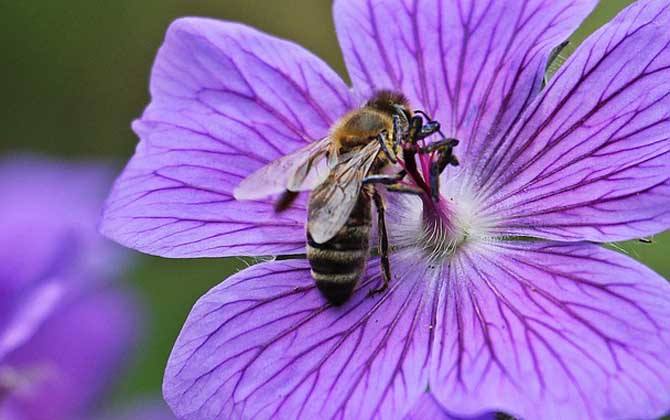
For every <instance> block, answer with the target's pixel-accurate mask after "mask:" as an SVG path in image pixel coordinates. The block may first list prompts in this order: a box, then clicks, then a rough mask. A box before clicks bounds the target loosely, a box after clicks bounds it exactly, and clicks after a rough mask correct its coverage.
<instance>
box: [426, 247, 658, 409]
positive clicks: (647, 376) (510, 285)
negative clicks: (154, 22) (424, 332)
mask: <svg viewBox="0 0 670 420" xmlns="http://www.w3.org/2000/svg"><path fill="white" fill-rule="evenodd" d="M445 270H446V271H445V275H444V279H443V282H444V292H443V294H442V299H441V302H440V304H439V309H438V327H437V331H438V334H439V335H438V336H437V337H436V340H435V342H436V348H435V349H434V351H433V355H435V356H436V357H435V358H434V363H433V365H432V371H431V375H432V376H431V380H430V386H431V391H432V392H433V394H434V395H435V397H436V398H437V399H438V400H439V401H440V402H441V403H442V404H443V405H444V406H446V407H449V409H450V410H453V412H455V413H459V414H469V413H475V412H477V411H479V410H482V409H496V410H502V411H505V412H509V413H510V414H513V415H515V416H520V417H522V418H657V417H658V416H661V415H662V414H663V413H666V412H667V411H668V409H670V393H668V392H666V390H668V389H670V359H668V357H667V351H668V348H670V330H669V329H668V325H670V284H669V283H668V282H667V281H666V280H664V279H663V278H662V277H660V276H659V275H658V274H656V273H654V272H652V271H651V270H649V269H648V268H646V267H644V266H643V265H641V264H639V263H637V262H636V261H634V260H632V259H630V258H628V257H626V256H623V255H621V254H618V253H616V252H613V251H610V250H606V249H603V248H600V247H599V246H596V245H592V244H583V243H582V244H558V243H546V242H542V243H540V242H526V243H523V242H516V243H507V244H504V243H501V244H499V245H495V246H493V245H491V246H488V247H486V248H482V249H470V250H465V252H464V253H463V254H461V255H459V256H458V258H457V260H455V261H453V262H452V264H451V265H450V266H449V267H447V268H446V269H445Z"/></svg>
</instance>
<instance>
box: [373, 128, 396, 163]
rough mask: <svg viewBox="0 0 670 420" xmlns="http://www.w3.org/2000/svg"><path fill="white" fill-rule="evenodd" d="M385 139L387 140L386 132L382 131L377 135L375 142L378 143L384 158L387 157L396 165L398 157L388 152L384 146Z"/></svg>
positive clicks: (390, 151)
mask: <svg viewBox="0 0 670 420" xmlns="http://www.w3.org/2000/svg"><path fill="white" fill-rule="evenodd" d="M387 139H388V132H387V131H386V130H383V131H382V132H380V133H379V134H378V135H377V141H378V142H379V145H380V146H381V148H382V150H383V151H384V154H385V155H386V157H388V158H389V160H390V161H391V162H393V163H398V157H397V156H396V154H395V152H394V151H392V150H389V148H388V145H387V144H386V140H387Z"/></svg>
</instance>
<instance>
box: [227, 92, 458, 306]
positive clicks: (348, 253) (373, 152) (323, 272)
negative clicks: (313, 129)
mask: <svg viewBox="0 0 670 420" xmlns="http://www.w3.org/2000/svg"><path fill="white" fill-rule="evenodd" d="M424 115H425V114H424ZM439 129H440V126H439V123H437V122H436V121H430V119H429V121H428V122H427V123H426V124H424V120H423V118H422V117H421V116H419V115H416V113H412V111H410V108H409V104H408V102H407V100H406V99H405V97H404V96H403V95H402V94H399V93H396V92H391V91H380V92H377V93H376V94H375V95H373V96H372V98H370V100H369V101H367V103H366V104H365V105H364V106H362V107H361V108H358V109H356V110H354V111H352V112H350V113H348V114H347V115H345V116H344V117H342V118H341V119H340V120H339V121H338V122H336V123H335V124H334V125H333V127H332V128H331V130H330V132H329V134H328V136H326V137H325V138H323V139H321V140H318V141H315V142H313V143H310V144H308V145H307V146H305V147H303V148H302V149H299V150H297V151H295V152H293V153H291V154H289V155H287V156H284V157H282V158H280V159H278V160H276V161H273V162H271V163H270V164H268V165H266V166H264V167H263V168H261V169H259V170H258V171H256V172H254V173H253V174H251V175H250V176H249V177H247V178H246V179H244V180H243V181H242V182H241V183H240V185H239V186H238V187H237V189H236V190H235V197H236V198H237V199H260V198H264V197H267V196H268V195H271V194H279V193H281V194H282V195H281V196H280V198H279V200H278V201H277V202H276V204H275V209H276V211H283V210H284V209H286V208H288V207H289V206H290V205H291V203H292V202H293V200H294V199H295V197H296V196H297V194H298V193H299V192H300V191H307V190H309V191H311V193H310V196H309V204H308V216H307V229H306V236H307V258H308V260H309V263H310V266H311V274H312V277H313V278H314V280H315V281H316V285H317V287H318V288H319V290H320V291H321V293H322V294H323V295H324V296H325V297H326V298H327V299H328V301H329V302H331V303H332V304H334V305H341V304H343V303H344V302H346V301H347V300H348V299H349V297H350V296H351V294H352V292H353V290H354V287H355V286H356V284H357V282H358V280H359V278H360V277H361V276H362V274H363V272H364V271H365V266H366V263H367V260H368V258H369V255H370V231H371V226H372V203H374V207H375V208H376V211H377V226H378V229H379V244H378V246H379V255H380V258H381V265H382V275H383V284H382V286H381V287H380V288H377V289H374V290H373V291H372V292H378V291H382V290H384V289H386V287H388V284H389V281H390V278H391V269H390V263H389V241H388V232H387V228H386V218H385V204H384V199H383V197H382V195H381V194H380V193H379V191H378V190H377V188H376V186H377V185H384V186H385V187H386V189H387V190H389V191H396V192H409V193H416V191H415V190H412V189H411V188H407V187H406V186H405V185H403V184H401V183H400V181H401V180H402V179H403V178H404V177H405V176H406V175H408V174H409V175H410V176H412V178H414V179H415V180H416V179H420V178H421V176H420V175H418V173H417V168H416V164H415V162H414V155H415V154H416V153H421V148H420V147H417V141H418V140H422V139H424V138H426V137H428V136H430V135H432V134H434V133H436V132H438V131H439ZM456 144H457V141H456V140H455V139H442V140H441V141H439V142H436V143H433V144H432V145H431V146H429V147H431V149H430V151H431V152H434V151H437V152H439V159H438V160H437V162H436V167H435V170H433V168H431V179H430V180H429V181H428V182H429V183H430V184H431V185H432V184H435V183H437V182H438V181H437V176H438V175H439V174H440V173H441V172H442V170H443V169H444V168H445V167H446V166H447V165H449V164H454V165H455V164H457V163H458V162H457V160H456V158H455V157H454V156H453V154H452V147H453V146H455V145H456ZM399 161H401V162H404V163H405V166H404V168H403V169H402V170H400V171H398V172H397V173H394V174H388V173H387V172H386V171H387V169H388V168H390V167H391V166H392V165H394V164H397V163H398V162H399ZM433 173H434V174H433ZM419 182H422V181H419ZM427 189H429V187H427ZM435 190H436V189H435Z"/></svg>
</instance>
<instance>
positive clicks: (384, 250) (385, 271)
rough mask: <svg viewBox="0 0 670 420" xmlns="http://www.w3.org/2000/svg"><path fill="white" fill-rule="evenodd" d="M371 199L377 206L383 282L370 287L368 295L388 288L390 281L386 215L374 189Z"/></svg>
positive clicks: (381, 201) (380, 198)
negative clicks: (374, 287) (373, 287)
mask: <svg viewBox="0 0 670 420" xmlns="http://www.w3.org/2000/svg"><path fill="white" fill-rule="evenodd" d="M372 198H373V200H374V201H375V207H377V217H378V218H377V226H378V227H379V255H380V257H381V262H382V276H383V279H384V282H383V283H382V285H381V286H380V287H378V288H376V289H370V291H369V292H368V295H369V296H372V295H375V294H377V293H380V292H383V291H384V290H386V289H388V287H389V282H390V281H391V265H390V263H389V239H388V232H387V230H386V217H385V215H384V213H385V211H384V201H383V200H382V196H381V195H379V193H378V192H377V191H375V192H374V193H373V195H372Z"/></svg>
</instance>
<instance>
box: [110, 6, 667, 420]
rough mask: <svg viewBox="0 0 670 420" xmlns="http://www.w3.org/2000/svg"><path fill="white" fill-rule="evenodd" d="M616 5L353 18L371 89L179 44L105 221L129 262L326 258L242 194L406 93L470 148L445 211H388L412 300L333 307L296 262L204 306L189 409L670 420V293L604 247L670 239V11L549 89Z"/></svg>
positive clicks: (233, 283) (265, 55)
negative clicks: (573, 41) (596, 22)
mask: <svg viewBox="0 0 670 420" xmlns="http://www.w3.org/2000/svg"><path fill="white" fill-rule="evenodd" d="M595 4H596V1H595V0H571V1H557V0H551V1H549V0H528V1H524V2H521V1H512V0H510V1H490V0H442V1H439V0H424V1H410V0H406V1H392V0H387V1H384V0H355V1H354V0H338V1H336V2H335V6H334V13H335V23H336V28H337V32H338V36H339V39H340V43H341V45H342V50H343V53H344V57H345V62H346V64H347V67H348V69H349V74H350V77H351V80H352V82H353V89H350V88H349V87H348V86H347V85H346V84H345V83H344V82H343V81H342V80H341V79H340V78H339V77H338V76H337V75H336V74H335V73H334V72H333V71H332V70H330V69H329V68H328V67H327V66H326V65H325V64H324V63H323V62H322V61H320V60H319V59H318V58H316V57H314V56H313V55H311V54H310V53H309V52H307V51H305V50H304V49H302V48H300V47H298V46H296V45H294V44H292V43H290V42H287V41H283V40H279V39H276V38H274V37H270V36H268V35H265V34H262V33H259V32H257V31H255V30H254V29H251V28H249V27H246V26H243V25H238V24H233V23H228V22H218V21H213V20H207V19H197V18H187V19H181V20H178V21H177V22H175V23H174V24H173V25H172V26H171V27H170V29H169V31H168V34H167V38H166V40H165V43H164V45H163V46H162V48H161V50H160V52H159V53H158V57H157V59H156V63H155V66H154V69H153V75H152V78H151V93H152V102H151V104H150V105H149V107H148V108H147V109H146V111H145V113H144V115H143V116H142V118H141V119H140V120H138V121H136V122H135V124H134V126H133V127H134V129H135V131H136V132H137V134H138V135H139V136H140V138H141V142H140V144H139V146H138V148H137V151H136V153H135V156H134V157H133V158H132V160H131V161H130V163H129V164H128V166H127V168H126V169H125V171H124V173H123V174H122V175H121V177H120V179H119V180H118V181H117V183H116V186H115V188H114V190H113V192H112V194H111V197H110V198H109V201H108V205H107V208H106V212H105V217H104V222H103V224H102V230H103V232H104V233H106V234H107V235H108V236H110V237H112V238H114V239H115V240H117V241H119V242H121V243H122V244H125V245H127V246H130V247H133V248H136V249H138V250H141V251H144V252H147V253H152V254H157V255H162V256H166V257H222V256H233V255H251V256H262V255H287V254H294V253H301V252H304V249H305V233H304V225H305V219H306V210H305V208H306V207H305V206H306V202H305V200H306V197H300V199H299V200H298V201H297V202H296V203H295V204H294V205H293V206H292V207H291V208H290V209H289V210H287V211H286V212H284V213H280V214H276V213H275V212H274V211H273V207H272V206H273V200H272V198H268V199H264V200H256V201H236V200H235V199H234V197H233V190H234V189H235V187H236V186H237V185H239V183H240V182H241V181H242V180H243V179H245V177H247V176H248V175H249V174H251V173H252V172H254V171H255V170H257V169H259V168H260V167H262V166H264V165H266V164H268V163H269V162H271V161H273V160H275V159H277V158H279V157H281V156H284V155H286V154H288V153H290V152H292V151H294V150H297V149H299V148H300V147H303V146H305V145H306V144H308V143H309V142H311V141H314V140H318V139H320V138H323V137H324V136H325V135H326V134H327V133H328V129H329V127H330V126H331V125H332V124H333V123H334V122H335V121H337V120H338V118H340V117H342V116H343V115H344V114H345V113H346V112H347V111H349V110H351V109H354V108H356V107H358V106H360V105H361V104H362V103H363V102H364V101H365V99H366V98H368V97H369V96H370V95H371V94H372V92H373V91H375V90H377V89H393V90H396V91H400V92H402V93H404V94H405V95H407V96H408V98H409V99H410V101H411V103H412V105H413V107H414V108H418V109H423V110H424V111H426V112H427V113H428V114H430V115H432V116H434V117H435V118H436V119H437V120H438V121H440V122H441V123H442V128H443V131H444V132H445V134H446V135H447V136H449V137H455V138H458V139H459V140H460V141H461V144H460V145H459V146H458V148H457V150H456V154H457V155H458V158H459V160H460V162H461V165H460V166H458V167H449V168H448V169H447V171H445V173H444V174H443V176H442V195H441V198H440V203H441V204H440V207H439V208H440V209H441V211H440V212H431V211H428V209H425V208H424V207H422V204H421V203H422V202H421V200H420V199H419V198H416V197H410V196H406V195H399V194H390V193H389V194H387V195H386V198H387V200H388V207H389V213H390V214H389V215H388V217H389V231H390V235H391V243H392V245H393V247H394V249H395V250H394V252H393V254H392V256H391V267H392V270H393V278H392V280H391V285H390V288H389V290H388V291H386V292H384V293H382V294H379V295H376V296H374V297H371V298H370V297H367V292H368V290H370V289H371V288H375V287H377V286H378V285H379V281H380V280H379V277H380V270H379V262H378V260H377V259H373V260H371V261H370V263H369V264H368V273H367V275H366V276H365V277H364V278H363V279H362V280H361V281H360V282H359V286H358V288H357V290H356V291H355V292H354V295H353V296H352V298H351V299H350V300H349V301H348V302H347V303H346V304H345V305H343V306H342V307H340V308H336V307H331V306H330V305H327V304H326V303H325V301H324V299H323V297H322V296H321V295H320V294H319V292H318V291H317V290H316V287H315V285H314V282H313V280H312V279H311V277H310V272H309V265H308V263H307V262H306V261H304V260H300V259H289V260H280V261H272V262H265V263H262V264H258V265H255V266H253V267H250V268H248V269H246V270H244V271H242V272H240V273H238V274H237V275H234V276H232V277H231V278H229V279H227V280H226V281H225V282H223V283H222V284H220V285H219V286H217V287H215V288H214V289H213V290H211V291H210V292H209V293H207V294H206V295H205V296H203V297H202V298H201V299H200V300H199V301H198V303H197V304H196V305H195V307H194V308H193V311H192V312H191V314H190V316H189V318H188V320H187V321H186V325H185V326H184V328H183V330H182V332H181V335H180V336H179V338H178V340H177V343H176V344H175V347H174V349H173V352H172V355H171V357H170V361H169V363H168V367H167V370H166V374H165V381H164V395H165V397H166V399H167V401H168V403H169V404H170V405H171V407H172V408H173V410H174V411H175V413H176V414H178V415H179V416H180V417H183V418H187V419H205V418H206V419H210V418H297V417H300V418H317V417H318V418H333V417H337V418H372V417H379V418H403V417H405V416H406V415H410V414H416V413H417V411H416V410H419V411H421V410H425V409H426V408H422V407H427V406H430V407H432V408H431V410H434V411H432V412H434V413H443V414H444V415H446V414H445V413H446V411H448V412H450V413H453V414H454V415H459V416H472V415H477V414H479V413H485V412H490V411H495V410H500V411H504V412H509V413H511V414H514V415H518V416H522V417H526V418H650V417H655V416H659V415H661V414H663V413H665V412H667V410H668V409H669V408H670V392H668V391H669V390H670V359H669V358H668V357H667V350H668V345H669V344H670V331H669V329H668V325H669V322H670V285H669V284H668V283H667V282H666V281H665V280H664V279H663V278H661V277H660V276H659V275H657V274H656V273H654V272H652V271H651V270H649V269H648V268H646V267H644V266H642V265H640V264H639V263H637V262H635V261H634V260H632V259H630V258H628V257H626V256H624V255H621V254H619V253H616V252H614V251H611V250H608V249H605V248H603V247H601V246H599V245H597V244H595V243H604V242H612V241H620V240H626V239H632V238H638V237H643V236H647V235H653V234H655V233H658V232H661V231H663V230H665V229H667V228H668V227H669V226H670V111H669V110H670V93H669V92H670V47H669V45H670V31H668V30H667V28H668V27H670V3H669V2H667V1H660V0H643V1H638V2H637V3H635V4H634V5H632V6H630V7H629V8H627V9H626V10H624V11H623V12H622V13H621V14H619V15H618V16H617V17H616V18H615V19H614V20H613V21H612V22H610V23H609V24H607V25H606V26H605V27H603V28H601V29H600V30H598V31H597V32H596V33H594V34H593V35H592V36H591V37H590V38H589V39H588V40H586V41H585V42H584V43H583V44H582V45H581V46H580V47H579V48H578V50H577V51H576V52H575V53H574V55H573V56H572V57H571V58H570V59H569V60H568V61H567V62H566V63H565V64H564V65H563V66H562V67H561V69H560V70H559V71H558V73H557V74H556V75H555V76H554V77H553V79H552V80H551V81H550V82H549V84H548V85H547V86H546V87H544V88H543V83H542V82H543V76H544V73H545V69H546V67H547V64H548V59H549V57H550V56H551V54H552V51H553V50H554V48H555V47H556V46H557V45H559V44H560V43H561V42H563V41H564V40H565V39H567V38H568V36H569V35H570V34H571V33H572V32H573V31H574V30H575V28H577V26H578V25H579V24H580V23H581V21H582V20H583V19H584V17H585V16H587V15H588V14H589V13H590V12H591V10H592V9H593V7H594V6H595ZM531 238H532V240H531ZM594 242H595V243H594ZM428 390H429V393H427V391H428ZM425 404H428V405H425ZM431 404H432V405H431ZM434 404H439V405H440V406H441V407H443V408H438V409H435V405H434Z"/></svg>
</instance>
